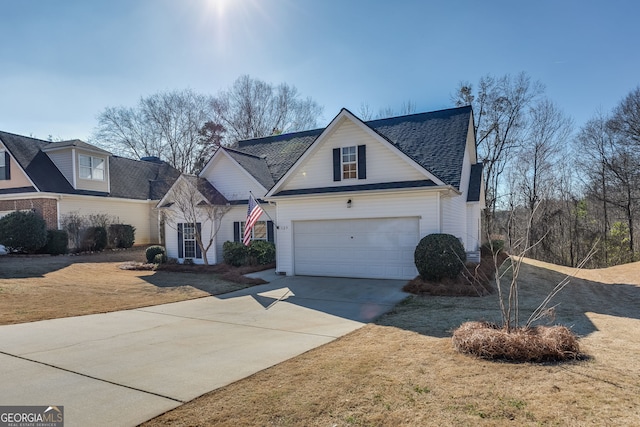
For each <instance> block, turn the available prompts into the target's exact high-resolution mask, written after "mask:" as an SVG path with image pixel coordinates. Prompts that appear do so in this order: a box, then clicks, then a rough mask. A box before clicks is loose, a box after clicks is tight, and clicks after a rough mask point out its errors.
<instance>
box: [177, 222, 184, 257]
mask: <svg viewBox="0 0 640 427" xmlns="http://www.w3.org/2000/svg"><path fill="white" fill-rule="evenodd" d="M178 258H184V242H183V240H182V223H179V224H178Z"/></svg>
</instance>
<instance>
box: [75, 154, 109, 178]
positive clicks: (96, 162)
mask: <svg viewBox="0 0 640 427" xmlns="http://www.w3.org/2000/svg"><path fill="white" fill-rule="evenodd" d="M78 161H79V164H80V168H79V172H80V178H81V179H91V180H95V181H104V168H105V160H104V159H102V158H100V157H93V156H85V155H82V154H80V155H78Z"/></svg>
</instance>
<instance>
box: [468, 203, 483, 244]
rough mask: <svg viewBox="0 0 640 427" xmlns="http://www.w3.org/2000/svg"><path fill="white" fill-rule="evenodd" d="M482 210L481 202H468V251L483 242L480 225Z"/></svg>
mask: <svg viewBox="0 0 640 427" xmlns="http://www.w3.org/2000/svg"><path fill="white" fill-rule="evenodd" d="M480 214H481V210H480V204H479V203H467V245H466V249H467V251H475V250H478V248H479V247H480V243H481V242H482V236H481V235H480V233H481V232H482V228H481V226H480V218H481V215H480Z"/></svg>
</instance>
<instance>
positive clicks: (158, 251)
mask: <svg viewBox="0 0 640 427" xmlns="http://www.w3.org/2000/svg"><path fill="white" fill-rule="evenodd" d="M144 255H145V256H146V258H147V262H148V263H149V264H162V263H157V262H156V257H157V256H158V255H160V256H161V257H162V258H161V259H163V260H165V261H166V259H167V251H166V249H165V248H164V246H160V245H152V246H149V247H148V248H147V250H146V251H145V252H144Z"/></svg>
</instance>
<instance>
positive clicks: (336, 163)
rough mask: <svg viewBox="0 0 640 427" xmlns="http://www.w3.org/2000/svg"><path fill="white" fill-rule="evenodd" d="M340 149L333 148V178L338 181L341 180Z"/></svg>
mask: <svg viewBox="0 0 640 427" xmlns="http://www.w3.org/2000/svg"><path fill="white" fill-rule="evenodd" d="M340 163H341V162H340V149H339V148H334V149H333V180H334V181H340V180H342V170H341V167H340Z"/></svg>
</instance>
